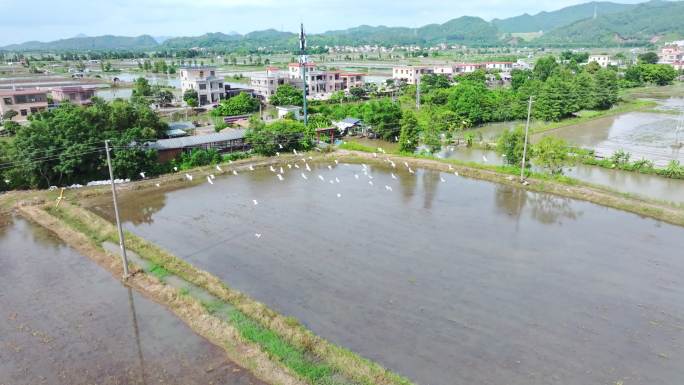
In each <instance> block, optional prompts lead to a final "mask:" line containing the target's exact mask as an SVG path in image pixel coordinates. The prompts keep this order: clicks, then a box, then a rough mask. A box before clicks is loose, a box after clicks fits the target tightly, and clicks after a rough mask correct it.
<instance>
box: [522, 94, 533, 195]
mask: <svg viewBox="0 0 684 385" xmlns="http://www.w3.org/2000/svg"><path fill="white" fill-rule="evenodd" d="M531 114H532V96H530V101H529V102H528V104H527V123H526V124H525V142H524V143H523V157H522V164H521V165H520V182H521V183H522V182H523V181H524V180H525V157H526V156H527V133H528V132H529V131H530V115H531Z"/></svg>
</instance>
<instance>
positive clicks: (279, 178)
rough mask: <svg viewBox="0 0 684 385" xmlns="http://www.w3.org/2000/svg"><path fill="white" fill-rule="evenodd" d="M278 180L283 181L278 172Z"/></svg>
mask: <svg viewBox="0 0 684 385" xmlns="http://www.w3.org/2000/svg"><path fill="white" fill-rule="evenodd" d="M278 180H279V181H281V182H282V181H283V176H282V175H280V174H278Z"/></svg>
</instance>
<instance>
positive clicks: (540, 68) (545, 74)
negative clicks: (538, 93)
mask: <svg viewBox="0 0 684 385" xmlns="http://www.w3.org/2000/svg"><path fill="white" fill-rule="evenodd" d="M558 67H559V65H558V62H557V61H556V58H555V57H553V56H550V55H549V56H545V57H543V58H540V59H539V60H537V62H536V63H535V65H534V70H533V71H532V72H533V73H534V76H535V78H537V79H539V80H541V81H546V79H548V78H549V77H550V76H551V75H552V74H553V73H554V72H555V71H556V70H557V69H558Z"/></svg>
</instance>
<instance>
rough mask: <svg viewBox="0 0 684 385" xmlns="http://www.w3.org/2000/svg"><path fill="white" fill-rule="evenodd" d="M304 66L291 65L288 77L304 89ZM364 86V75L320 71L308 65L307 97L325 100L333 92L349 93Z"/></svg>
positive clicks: (314, 66)
mask: <svg viewBox="0 0 684 385" xmlns="http://www.w3.org/2000/svg"><path fill="white" fill-rule="evenodd" d="M303 69H304V65H303V64H301V63H290V64H289V65H288V75H289V78H290V80H291V81H293V82H295V83H296V84H298V85H299V86H300V87H303V81H304V71H303ZM363 84H364V75H363V74H360V73H349V72H343V71H329V70H323V69H320V68H319V67H318V66H316V64H315V63H306V88H307V95H311V96H313V97H314V98H316V97H318V98H321V99H324V98H326V97H328V96H329V95H330V94H332V93H333V92H337V91H349V90H350V89H351V88H353V87H361V86H363Z"/></svg>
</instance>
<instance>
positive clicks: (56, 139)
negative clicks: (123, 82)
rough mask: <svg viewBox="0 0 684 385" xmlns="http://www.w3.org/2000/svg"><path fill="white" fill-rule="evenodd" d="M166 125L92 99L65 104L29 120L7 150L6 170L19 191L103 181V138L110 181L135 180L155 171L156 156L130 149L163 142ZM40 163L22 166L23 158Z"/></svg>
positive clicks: (139, 110) (144, 110)
mask: <svg viewBox="0 0 684 385" xmlns="http://www.w3.org/2000/svg"><path fill="white" fill-rule="evenodd" d="M167 128H168V126H167V125H166V124H165V123H163V122H161V121H160V120H159V117H158V116H157V114H155V113H154V112H153V111H152V110H150V108H149V107H148V106H146V105H144V104H139V103H131V102H128V101H125V100H121V99H119V100H115V101H113V102H110V103H107V102H104V101H103V100H101V99H97V98H96V99H94V101H93V105H91V106H88V107H81V106H75V105H73V104H70V103H65V104H62V105H60V106H58V107H57V108H55V109H52V110H50V111H47V112H44V113H42V114H39V115H34V117H33V119H31V120H30V122H29V124H28V125H27V126H24V127H22V129H21V130H19V131H18V132H17V135H16V136H15V138H14V140H13V141H12V142H11V144H10V145H9V148H8V153H9V154H8V157H9V160H10V161H14V162H20V163H19V164H18V165H17V167H16V168H13V169H11V170H10V172H9V174H11V179H12V180H13V181H15V182H13V184H14V186H15V187H18V188H46V187H48V186H52V185H70V184H73V183H81V184H85V183H86V182H88V181H91V180H101V179H108V178H109V176H108V172H107V168H106V164H105V154H104V152H103V151H101V149H102V146H103V141H104V139H110V140H112V143H111V144H112V147H113V148H114V151H113V160H112V164H113V167H114V172H115V177H117V178H138V177H139V173H140V172H141V171H145V172H148V173H149V174H154V173H156V172H158V166H157V157H156V153H155V151H152V150H148V149H146V148H144V147H140V146H137V145H133V143H134V142H135V143H144V142H146V141H150V140H155V139H156V138H161V137H163V135H164V133H165V130H166V129H167ZM37 158H41V159H44V160H43V161H40V162H25V160H26V159H37Z"/></svg>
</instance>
